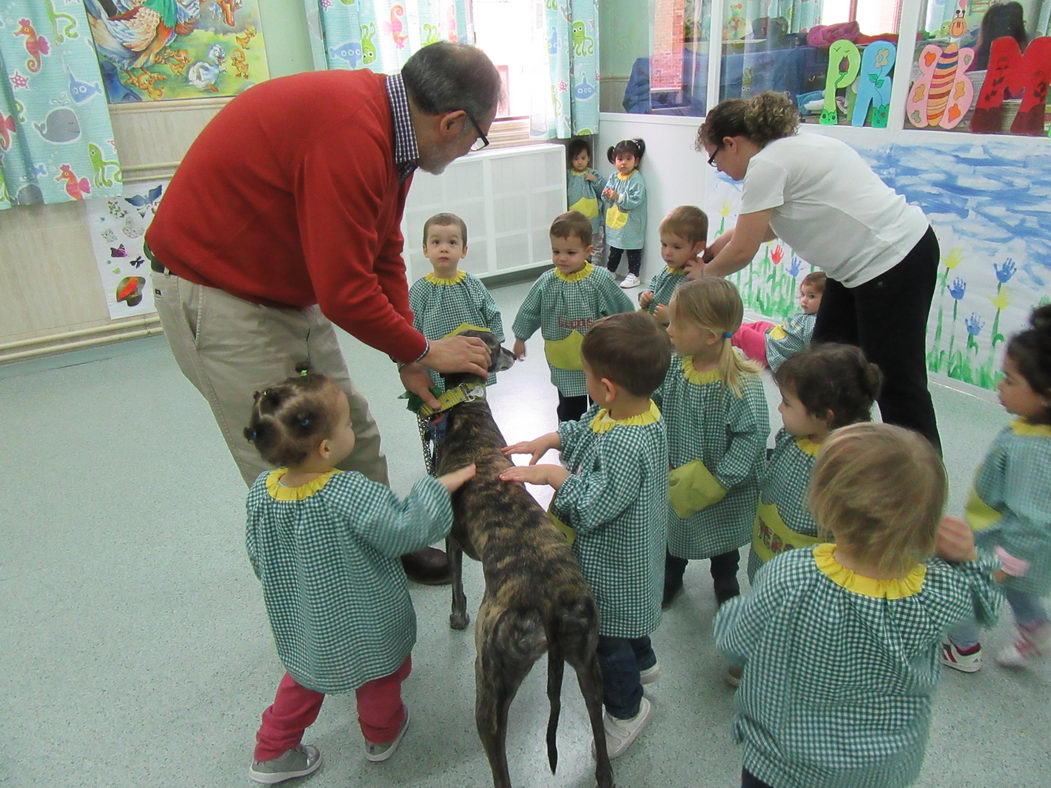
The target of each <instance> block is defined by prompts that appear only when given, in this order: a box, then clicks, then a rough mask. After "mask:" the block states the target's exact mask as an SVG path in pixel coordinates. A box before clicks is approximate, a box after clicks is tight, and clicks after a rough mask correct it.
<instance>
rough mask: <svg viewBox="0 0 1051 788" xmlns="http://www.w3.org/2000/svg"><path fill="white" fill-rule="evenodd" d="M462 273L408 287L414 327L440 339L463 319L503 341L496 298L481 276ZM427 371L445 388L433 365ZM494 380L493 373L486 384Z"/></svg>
mask: <svg viewBox="0 0 1051 788" xmlns="http://www.w3.org/2000/svg"><path fill="white" fill-rule="evenodd" d="M462 273H463V274H464V278H463V279H462V280H461V281H460V282H456V283H454V284H446V283H445V281H446V280H440V281H441V283H440V284H436V283H435V282H432V281H430V280H428V279H427V277H426V276H425V277H422V278H420V279H417V280H416V281H415V282H413V283H412V287H410V288H409V309H411V310H412V325H413V327H415V329H416V330H417V331H419V332H420V333H421V334H423V335H424V336H425V337H427V339H441V338H442V337H444V336H445V335H446V334H448V333H449V332H450V331H455V330H456V329H457V328H459V327H460V326H461V325H462V324H463V323H469V324H470V325H472V326H479V327H480V328H488V329H489V330H490V331H492V332H493V335H494V336H495V337H496V338H497V339H499V340H500V341H501V342H503V341H504V324H503V320H502V319H501V317H500V310H499V308H498V307H497V306H496V301H494V300H493V297H492V295H491V294H490V293H489V291H488V290H487V289H486V287H485V285H484V284H482V280H481V279H479V278H478V277H476V276H474V275H472V274H469V273H467V272H466V271H464V272H462ZM454 278H455V277H454ZM427 371H428V372H429V373H430V376H431V381H432V382H433V383H434V384H435V385H436V386H438V388H439V389H440V391H444V390H445V383H444V381H443V380H442V376H441V375H440V374H439V373H437V372H435V371H434V370H433V369H429V370H427ZM494 383H496V375H495V374H492V375H490V376H489V380H488V381H487V382H486V385H488V386H491V385H493V384H494ZM439 393H440V392H439Z"/></svg>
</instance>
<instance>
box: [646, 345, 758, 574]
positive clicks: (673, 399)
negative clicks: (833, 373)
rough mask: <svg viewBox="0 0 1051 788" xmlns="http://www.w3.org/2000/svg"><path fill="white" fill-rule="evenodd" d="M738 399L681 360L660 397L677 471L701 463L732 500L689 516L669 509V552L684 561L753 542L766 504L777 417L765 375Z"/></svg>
mask: <svg viewBox="0 0 1051 788" xmlns="http://www.w3.org/2000/svg"><path fill="white" fill-rule="evenodd" d="M742 389H743V392H742V393H743V395H744V396H742V397H737V396H735V395H734V394H733V392H731V391H730V389H729V388H727V386H726V384H724V383H723V382H722V380H721V379H720V378H719V373H718V371H715V370H712V371H709V372H698V371H697V370H695V369H694V368H693V360H692V358H691V357H689V356H687V357H685V358H684V357H682V356H678V355H673V356H672V360H671V366H670V367H669V368H668V374H667V376H666V377H665V378H664V383H663V384H662V385H661V388H660V389H658V391H657V392H656V393H655V394H654V399H655V400H656V401H657V404H658V405H659V406H660V409H661V413H662V414H663V415H664V420H665V422H666V423H667V425H668V450H669V458H670V462H671V467H672V468H678V467H679V466H680V465H685V464H686V463H688V462H691V461H693V460H700V461H701V462H702V463H703V464H704V467H705V468H707V469H708V471H710V472H711V474H712V475H713V476H715V478H716V480H717V481H718V482H719V484H721V485H722V486H723V487H725V488H726V490H727V493H726V497H725V498H723V499H722V500H721V501H719V502H718V503H714V504H712V505H711V506H709V507H707V508H706V509H702V510H701V511H699V512H697V513H695V514H693V515H691V516H690V517H688V518H686V519H682V518H680V517H679V516H677V515H676V514H675V512H674V510H672V509H671V508H670V507H669V509H668V550H669V552H671V554H672V555H674V556H678V557H679V558H711V557H712V556H713V555H722V554H723V553H728V552H730V551H731V550H736V549H737V548H739V547H741V546H742V545H745V544H748V542H749V540H750V539H751V538H752V526H753V525H754V523H755V513H756V506H757V504H758V500H759V476H760V474H761V473H762V471H763V463H764V461H765V459H766V439H767V438H768V437H769V435H770V419H769V414H768V412H767V405H766V395H765V394H764V393H763V384H762V381H760V379H759V377H758V376H757V375H748V376H745V379H744V380H743V381H742Z"/></svg>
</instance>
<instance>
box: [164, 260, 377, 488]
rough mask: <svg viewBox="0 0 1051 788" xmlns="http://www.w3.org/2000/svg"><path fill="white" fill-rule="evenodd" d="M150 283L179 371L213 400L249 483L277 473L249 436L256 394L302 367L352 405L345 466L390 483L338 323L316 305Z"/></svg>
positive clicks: (175, 282)
mask: <svg viewBox="0 0 1051 788" xmlns="http://www.w3.org/2000/svg"><path fill="white" fill-rule="evenodd" d="M151 279H152V284H153V296H154V302H155V304H156V306H157V314H158V316H159V317H160V320H161V325H162V326H163V327H164V335H165V337H167V339H168V344H169V345H170V346H171V349H172V353H173V354H174V355H175V360H176V361H177V362H178V364H179V369H181V370H182V372H183V374H184V375H185V376H186V378H187V379H188V380H189V381H190V382H191V383H193V385H194V386H196V387H197V390H198V391H200V392H201V394H203V395H204V398H205V399H206V400H207V401H208V405H209V406H210V407H211V409H212V414H213V415H214V416H215V421H216V423H217V424H218V425H219V430H220V431H221V432H222V434H223V438H224V439H225V440H226V445H227V447H228V448H229V449H230V454H232V455H233V458H234V462H236V463H237V467H238V469H239V470H240V471H241V476H243V477H244V480H245V483H246V484H248V485H251V484H252V483H253V482H254V481H255V480H256V478H257V477H258V476H259V474H260V473H262V472H263V471H267V470H271V467H270V466H269V465H268V464H267V463H266V462H265V461H264V460H263V458H262V457H260V456H259V452H257V451H256V449H255V447H254V446H253V445H252V444H251V443H249V442H248V440H247V439H246V438H245V436H244V429H245V427H247V426H248V421H249V419H250V418H251V414H252V394H253V393H254V392H256V391H260V390H262V389H264V388H266V387H267V386H268V385H270V384H272V383H277V382H280V381H281V380H284V379H285V378H287V377H290V376H292V375H294V374H296V371H295V368H296V365H297V364H300V363H302V362H306V363H307V364H308V365H309V367H310V371H311V372H320V373H322V374H324V375H326V376H327V377H329V378H331V379H332V380H333V381H334V382H335V383H336V384H337V385H338V386H339V387H340V388H342V389H343V390H344V391H345V392H346V393H347V399H349V400H350V416H351V419H352V421H353V424H354V435H355V437H356V439H357V440H356V443H355V445H354V451H353V452H352V453H351V454H350V456H349V457H347V458H346V459H345V460H344V461H343V462H342V463H340V466H339V467H340V468H341V469H343V470H348V471H360V472H361V473H363V474H364V475H365V476H367V477H368V478H369V479H372V480H373V481H376V482H379V483H381V484H387V483H388V479H387V459H386V457H384V456H383V452H382V451H380V434H379V430H378V429H377V427H376V423H375V422H374V421H373V420H372V415H371V414H370V413H369V406H368V403H367V402H366V401H365V398H364V397H362V396H361V394H360V393H359V392H358V390H357V389H356V388H355V387H354V384H353V383H352V382H351V380H350V375H349V373H348V372H347V364H346V361H345V360H344V359H343V353H342V352H341V351H340V349H339V344H338V342H337V341H336V332H335V330H334V329H333V327H332V323H330V322H329V320H328V319H327V318H326V317H325V316H324V315H323V314H321V310H320V309H319V308H318V307H317V306H311V307H306V308H304V309H293V308H281V307H272V306H264V305H262V304H255V303H252V302H251V301H245V300H243V299H241V298H237V297H236V296H232V295H230V294H229V293H226V292H224V291H222V290H217V289H215V288H214V287H206V286H205V285H198V284H195V283H193V282H190V281H188V280H186V279H181V278H180V277H178V276H175V275H174V274H172V273H170V272H167V271H165V272H163V273H162V272H158V271H151Z"/></svg>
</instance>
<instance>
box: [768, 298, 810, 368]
mask: <svg viewBox="0 0 1051 788" xmlns="http://www.w3.org/2000/svg"><path fill="white" fill-rule="evenodd" d="M816 321H817V315H808V314H807V313H806V312H796V313H795V314H794V315H792V317H790V318H788V320H786V321H785V322H784V323H781V324H779V325H776V326H774V327H773V328H771V329H770V330H769V331H767V332H766V365H767V366H768V367H770V369H771V370H772V371H774V372H777V368H778V367H780V366H781V365H782V364H784V363H785V362H786V361H787V360H788V359H789V358H791V357H792V356H794V355H795V354H796V353H798V352H799V351H800V350H805V349H806V348H808V347H810V339H811V337H813V336H814V323H815V322H816Z"/></svg>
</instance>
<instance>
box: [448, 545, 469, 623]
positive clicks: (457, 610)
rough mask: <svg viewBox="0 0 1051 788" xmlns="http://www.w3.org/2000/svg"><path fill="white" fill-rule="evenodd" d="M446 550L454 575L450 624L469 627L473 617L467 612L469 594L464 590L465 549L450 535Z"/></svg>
mask: <svg viewBox="0 0 1051 788" xmlns="http://www.w3.org/2000/svg"><path fill="white" fill-rule="evenodd" d="M445 551H446V552H447V553H448V554H449V567H450V569H452V577H453V584H452V585H453V603H452V605H453V606H452V612H451V613H449V626H450V627H452V628H453V629H467V622H468V621H470V620H471V617H470V616H469V615H468V614H467V595H466V594H464V592H463V549H462V548H461V547H460V545H459V543H458V542H457V541H456V540H455V539H453V538H452V536H450V537H449V538H448V539H446V540H445Z"/></svg>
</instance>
